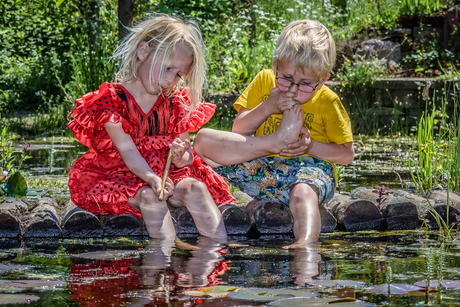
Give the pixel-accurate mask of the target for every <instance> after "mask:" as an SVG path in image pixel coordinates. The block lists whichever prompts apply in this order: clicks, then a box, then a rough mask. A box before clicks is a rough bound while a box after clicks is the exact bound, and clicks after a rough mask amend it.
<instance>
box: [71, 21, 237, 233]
mask: <svg viewBox="0 0 460 307" xmlns="http://www.w3.org/2000/svg"><path fill="white" fill-rule="evenodd" d="M203 49H204V47H203V43H202V37H201V32H200V30H199V27H198V25H197V24H195V23H194V22H192V21H183V20H181V19H179V18H175V17H171V16H168V15H157V16H155V17H153V18H151V19H149V20H146V21H144V22H142V23H140V24H139V25H138V26H136V27H134V28H132V29H131V31H130V34H129V35H128V36H127V38H126V39H125V40H124V42H123V43H122V45H121V46H120V47H119V48H118V50H117V52H116V54H115V57H117V58H119V59H120V66H119V67H120V70H119V71H118V73H117V75H116V82H114V83H103V84H102V85H101V86H100V88H99V90H98V91H96V92H92V93H88V94H86V95H84V96H83V97H82V98H80V99H78V100H77V103H76V106H75V108H74V111H73V116H74V120H72V121H71V122H70V123H69V127H70V129H71V130H72V131H73V133H74V135H75V137H76V138H77V139H78V140H79V141H80V142H81V143H83V144H84V145H86V146H88V147H89V150H88V152H87V153H86V154H84V155H83V156H82V157H80V158H79V159H78V160H77V161H76V163H75V166H74V167H73V169H72V170H71V171H70V173H69V188H70V193H71V197H72V201H73V202H74V203H75V204H76V205H77V206H80V207H82V208H83V209H86V210H88V211H90V212H92V213H94V214H108V213H110V214H113V215H117V214H121V213H131V214H133V215H135V216H136V217H138V218H140V217H142V218H143V219H144V222H145V225H146V227H147V231H148V233H149V236H150V237H152V238H165V237H169V236H175V229H174V225H173V222H172V218H171V215H170V213H169V210H168V206H167V204H166V200H168V202H169V204H170V205H172V206H176V207H177V206H185V207H187V209H188V210H189V211H190V213H191V215H192V217H193V219H194V221H195V224H196V226H197V228H198V231H199V232H200V234H201V235H204V236H207V237H210V238H215V239H226V238H227V233H226V230H225V226H224V223H223V219H222V215H221V214H220V211H219V209H218V208H217V206H216V204H221V203H227V202H232V201H234V198H233V196H232V195H231V194H230V193H229V191H228V186H227V184H226V183H225V181H224V180H223V179H222V177H220V176H219V175H217V173H215V172H214V171H213V170H212V169H211V168H210V167H209V166H208V165H206V164H204V163H203V161H202V160H201V159H200V158H199V157H198V156H197V155H195V154H194V152H193V150H192V149H191V146H190V138H189V132H193V131H196V130H197V129H198V128H200V127H201V126H202V125H204V124H205V123H206V122H208V120H209V119H210V118H211V116H212V115H213V114H214V109H215V105H212V104H207V103H200V102H201V101H202V87H203V84H204V83H205V66H206V65H205V61H204V55H203ZM170 149H171V151H172V164H171V168H170V172H169V177H168V179H167V181H166V187H165V192H164V198H163V201H160V200H159V199H158V195H159V194H160V190H161V182H162V176H163V173H164V170H165V165H166V160H167V155H168V151H169V150H170Z"/></svg>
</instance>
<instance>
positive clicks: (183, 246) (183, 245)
mask: <svg viewBox="0 0 460 307" xmlns="http://www.w3.org/2000/svg"><path fill="white" fill-rule="evenodd" d="M174 244H175V245H176V247H177V248H180V249H183V250H189V251H191V250H198V249H201V248H199V247H198V246H194V245H192V244H188V243H185V242H184V241H182V240H180V239H179V238H177V237H176V239H174Z"/></svg>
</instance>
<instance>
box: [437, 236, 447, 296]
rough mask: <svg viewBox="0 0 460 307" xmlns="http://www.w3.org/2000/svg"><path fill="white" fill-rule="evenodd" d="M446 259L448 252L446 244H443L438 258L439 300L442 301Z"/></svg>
mask: <svg viewBox="0 0 460 307" xmlns="http://www.w3.org/2000/svg"><path fill="white" fill-rule="evenodd" d="M445 257H446V250H445V246H444V242H443V243H441V246H440V247H439V256H438V300H440V299H441V293H442V276H443V273H444V266H445V264H444V261H445Z"/></svg>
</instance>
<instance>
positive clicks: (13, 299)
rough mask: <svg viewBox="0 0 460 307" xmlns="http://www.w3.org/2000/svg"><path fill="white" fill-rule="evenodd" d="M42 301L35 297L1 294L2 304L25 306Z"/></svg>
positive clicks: (0, 302)
mask: <svg viewBox="0 0 460 307" xmlns="http://www.w3.org/2000/svg"><path fill="white" fill-rule="evenodd" d="M38 299H40V298H39V297H38V296H35V295H26V294H0V304H2V305H3V304H5V305H6V304H25V303H30V302H32V301H36V300H38Z"/></svg>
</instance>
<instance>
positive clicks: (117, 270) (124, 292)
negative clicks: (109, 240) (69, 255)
mask: <svg viewBox="0 0 460 307" xmlns="http://www.w3.org/2000/svg"><path fill="white" fill-rule="evenodd" d="M181 246H185V245H181ZM196 247H197V248H198V249H194V250H191V251H188V252H184V251H180V250H176V245H175V242H174V238H173V239H166V240H158V239H157V240H153V239H151V240H150V241H149V243H148V245H147V246H145V247H144V248H143V250H142V251H140V253H139V257H137V258H134V257H133V256H131V257H129V258H124V259H122V260H112V261H109V260H97V261H94V262H92V263H90V264H74V265H72V269H71V271H72V272H71V278H70V283H71V290H72V292H73V295H72V298H73V299H75V300H76V301H79V302H82V303H83V304H85V305H84V306H119V305H120V304H122V303H128V302H129V304H130V305H131V306H167V305H168V303H171V301H172V300H173V298H177V297H181V296H182V297H183V292H184V290H185V289H190V288H196V287H209V286H215V285H218V284H221V283H222V282H221V281H220V278H219V276H220V275H222V274H224V273H225V271H227V270H228V267H227V263H228V262H229V261H227V260H224V259H223V255H224V254H226V253H228V251H227V249H226V247H225V246H224V245H222V244H221V243H218V242H216V241H213V240H211V239H208V238H205V237H199V238H198V240H197V244H196ZM184 299H185V300H182V302H181V303H177V302H176V303H177V304H176V306H186V304H185V302H186V301H187V300H188V301H190V300H191V301H193V299H192V298H184ZM184 304H185V305H184Z"/></svg>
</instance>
